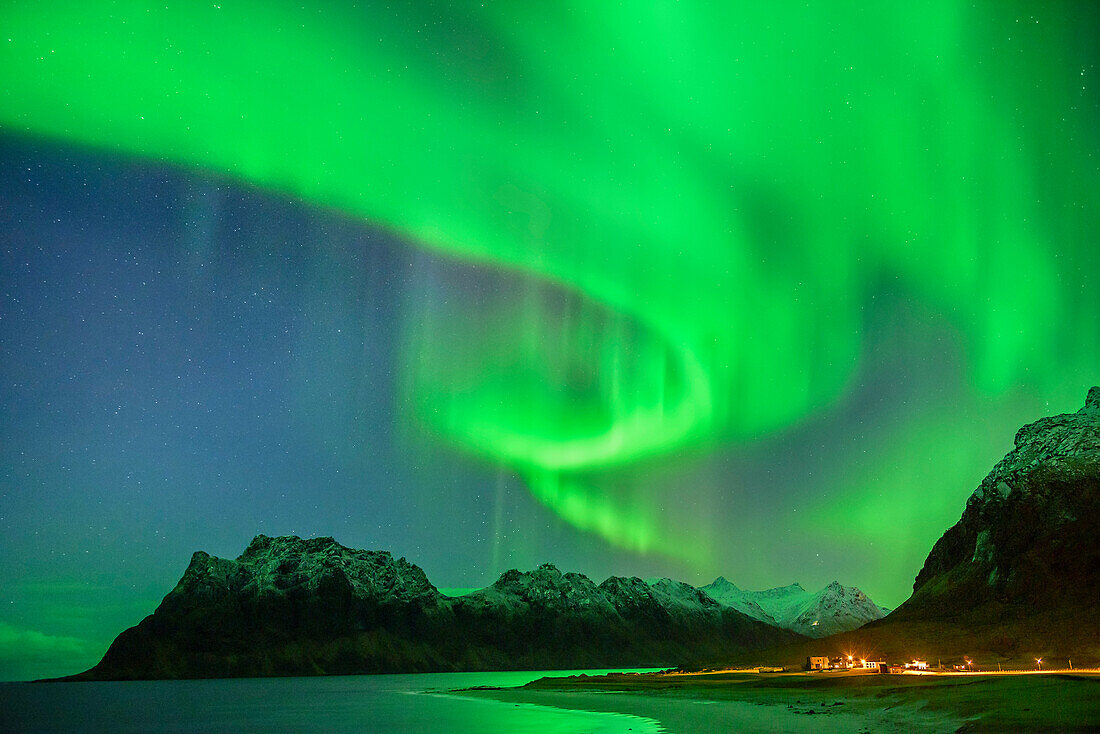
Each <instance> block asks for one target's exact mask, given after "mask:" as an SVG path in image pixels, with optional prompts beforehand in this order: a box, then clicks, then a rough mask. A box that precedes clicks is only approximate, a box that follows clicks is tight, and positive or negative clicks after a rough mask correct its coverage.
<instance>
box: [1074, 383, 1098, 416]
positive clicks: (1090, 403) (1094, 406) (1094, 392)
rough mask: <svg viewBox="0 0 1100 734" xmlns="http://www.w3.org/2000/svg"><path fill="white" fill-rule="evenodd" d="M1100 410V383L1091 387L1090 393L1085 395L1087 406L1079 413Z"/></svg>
mask: <svg viewBox="0 0 1100 734" xmlns="http://www.w3.org/2000/svg"><path fill="white" fill-rule="evenodd" d="M1093 411H1100V385H1094V386H1093V387H1091V388H1089V394H1088V395H1087V396H1085V406H1084V407H1083V408H1081V409H1080V410H1079V411H1077V412H1078V413H1085V412H1093Z"/></svg>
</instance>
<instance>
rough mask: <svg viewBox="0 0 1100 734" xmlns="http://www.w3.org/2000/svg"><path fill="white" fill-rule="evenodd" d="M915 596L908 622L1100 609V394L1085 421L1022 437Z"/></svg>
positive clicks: (1053, 420) (949, 535)
mask: <svg viewBox="0 0 1100 734" xmlns="http://www.w3.org/2000/svg"><path fill="white" fill-rule="evenodd" d="M913 590H914V593H913V596H912V598H911V599H910V600H909V601H908V602H906V603H905V604H904V605H902V607H901V608H899V612H901V616H903V617H905V616H914V615H919V616H922V617H929V616H936V615H942V616H955V615H957V614H959V613H962V612H964V611H966V610H967V609H970V608H973V607H975V606H980V605H982V604H984V603H987V602H999V603H1003V604H1007V605H1020V604H1022V605H1027V607H1029V608H1032V609H1046V608H1053V607H1058V608H1064V607H1066V606H1071V607H1072V606H1080V605H1086V606H1090V607H1096V606H1100V387H1093V388H1092V389H1091V390H1089V393H1088V397H1087V398H1086V400H1085V405H1084V407H1082V408H1081V409H1080V410H1078V411H1077V412H1076V413H1068V414H1065V415H1057V416H1053V417H1049V418H1043V419H1041V420H1038V421H1036V422H1035V423H1032V424H1030V425H1027V426H1024V427H1023V428H1021V429H1020V430H1019V431H1018V432H1017V433H1016V438H1015V448H1014V449H1013V450H1012V451H1011V452H1009V453H1008V455H1007V456H1005V457H1004V459H1002V460H1001V461H1000V462H999V463H998V464H997V465H996V466H994V467H993V470H992V471H991V472H990V473H989V475H988V476H986V478H985V479H984V480H983V481H982V483H981V485H979V487H978V488H977V489H976V490H975V491H974V493H973V494H972V495H971V496H970V499H969V500H967V503H966V509H965V510H964V511H963V514H962V517H961V518H960V519H959V521H958V522H957V523H956V524H955V525H954V526H953V527H952V528H951V529H949V530H948V531H947V532H946V533H944V535H943V537H942V538H940V539H939V541H938V542H937V543H936V544H935V546H934V547H933V548H932V552H931V553H929V554H928V558H927V560H926V561H925V563H924V567H923V568H922V569H921V571H920V573H918V574H917V577H916V581H915V583H914V585H913Z"/></svg>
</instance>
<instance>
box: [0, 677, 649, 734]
mask: <svg viewBox="0 0 1100 734" xmlns="http://www.w3.org/2000/svg"><path fill="white" fill-rule="evenodd" d="M571 672H581V671H549V672H537V671H534V672H532V671H528V672H503V673H422V674H418V675H362V676H341V677H330V678H245V679H237V680H198V681H195V680H188V681H138V682H124V683H4V684H0V731H4V732H24V731H28V732H59V731H79V732H150V731H159V732H240V731H265V732H302V731H323V732H399V733H400V732H431V733H432V734H445V733H446V732H485V734H490V733H491V734H497V733H498V732H515V733H517V734H524V733H528V732H530V733H531V734H565V733H566V732H592V733H594V734H616V733H618V732H626V731H630V732H632V734H637V733H638V732H642V733H643V734H644V733H645V732H658V731H661V729H660V727H659V726H658V725H657V723H656V722H655V721H653V720H651V719H643V718H639V717H634V716H626V715H622V714H605V713H588V712H583V711H566V710H563V709H556V708H551V707H548V706H515V705H513V704H504V703H497V702H494V701H484V700H481V699H471V698H465V697H458V696H450V695H447V691H449V690H451V689H454V688H466V687H470V686H518V685H523V684H524V683H527V682H528V681H531V680H534V679H536V678H540V677H542V676H544V675H569V674H570V673H571ZM584 672H587V673H589V674H590V675H591V674H598V673H602V672H607V671H591V670H590V671H584Z"/></svg>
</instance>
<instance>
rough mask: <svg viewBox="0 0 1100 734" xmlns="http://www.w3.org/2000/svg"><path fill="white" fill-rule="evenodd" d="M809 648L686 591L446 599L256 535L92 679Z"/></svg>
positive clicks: (377, 564)
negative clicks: (792, 645) (790, 646)
mask: <svg viewBox="0 0 1100 734" xmlns="http://www.w3.org/2000/svg"><path fill="white" fill-rule="evenodd" d="M797 639H800V638H799V636H798V635H796V634H794V633H792V632H789V631H787V630H782V629H777V628H776V627H773V626H771V625H768V624H765V623H763V622H760V621H758V620H755V619H752V618H750V617H748V616H746V615H744V614H741V613H740V612H738V611H736V610H734V609H731V608H729V607H726V606H723V605H721V604H719V603H718V602H716V601H714V600H713V599H711V598H710V597H709V596H707V595H706V594H704V593H703V592H702V591H700V590H698V589H695V588H693V587H691V586H688V585H687V584H678V582H669V583H667V584H665V583H662V584H657V585H654V586H651V585H649V584H647V583H646V582H645V581H643V580H641V579H639V578H621V577H611V578H609V579H607V580H606V581H604V582H603V583H601V584H598V585H597V584H595V583H594V582H592V581H591V580H590V579H588V578H587V577H586V576H583V575H581V574H576V573H562V572H561V571H559V570H558V569H557V568H555V567H554V566H552V565H550V564H544V565H542V566H540V567H538V568H537V569H535V570H533V571H529V572H521V571H517V570H511V571H507V572H505V573H504V574H503V575H502V576H501V577H500V579H499V580H497V582H496V583H494V584H493V585H491V586H489V587H487V588H485V589H481V590H479V591H476V592H473V593H470V594H466V595H465V596H461V597H455V598H452V597H447V596H444V595H443V594H441V593H440V592H439V591H438V590H437V589H436V587H435V586H433V585H432V584H431V582H429V581H428V579H427V577H426V576H425V574H424V572H423V571H422V570H421V569H420V568H419V567H417V566H415V565H413V564H411V563H409V562H408V561H406V560H405V559H404V558H399V559H395V558H393V556H392V555H391V554H390V553H387V552H384V551H366V550H355V549H351V548H347V547H345V546H343V545H340V544H339V543H337V542H336V541H335V540H333V539H332V538H313V539H306V540H303V539H301V538H298V537H294V536H288V537H279V538H270V537H267V536H264V535H259V536H256V538H255V539H254V540H253V541H252V542H251V544H249V546H248V548H247V549H246V550H245V551H244V553H243V554H241V555H240V556H239V557H238V558H236V559H235V560H230V559H225V558H218V557H215V556H211V555H209V554H207V553H203V552H198V553H195V554H194V556H193V557H192V559H191V563H190V565H189V566H188V568H187V570H186V571H185V572H184V574H183V577H182V578H181V579H180V581H179V583H178V584H177V585H176V587H175V588H174V589H173V590H172V591H171V592H170V593H169V594H168V595H167V596H166V597H165V598H164V600H163V601H162V602H161V604H160V606H159V607H158V608H157V609H156V611H155V612H154V613H153V614H152V615H150V616H149V617H146V618H145V619H144V620H142V621H141V622H140V623H139V624H138V625H137V626H135V627H132V628H130V629H128V630H126V631H124V632H123V633H122V634H120V635H119V636H118V637H117V638H116V639H115V641H114V642H113V643H112V644H111V646H110V648H109V649H108V650H107V653H106V654H105V655H104V657H103V659H102V660H101V661H100V663H99V664H98V665H96V666H95V667H93V668H92V669H90V670H88V671H86V672H84V673H82V674H79V675H77V676H73V677H72V678H73V679H79V680H120V679H159V678H217V677H246V676H280V675H287V676H290V675H325V674H352V673H382V672H426V671H477V670H522V669H529V670H530V669H548V668H598V667H612V666H623V667H647V666H675V665H691V664H693V663H694V662H696V661H700V660H706V659H712V658H714V657H716V656H724V655H731V654H735V653H738V652H743V651H745V650H753V649H759V648H764V647H770V646H774V645H777V644H783V643H789V642H792V641H794V640H797Z"/></svg>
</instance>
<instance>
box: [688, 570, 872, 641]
mask: <svg viewBox="0 0 1100 734" xmlns="http://www.w3.org/2000/svg"><path fill="white" fill-rule="evenodd" d="M702 590H703V591H705V592H706V593H707V594H708V595H709V596H710V597H711V598H713V599H714V600H715V601H718V602H719V603H721V604H724V605H726V606H729V607H733V608H734V609H736V610H738V611H739V612H741V613H742V614H746V615H748V616H750V617H753V618H755V619H759V620H760V621H762V622H767V623H768V624H773V625H776V626H777V627H783V628H784V629H789V630H792V631H794V632H798V633H800V634H803V635H807V636H809V637H827V636H829V635H833V634H836V633H837V632H847V631H849V630H853V629H856V628H857V627H862V626H863V625H865V624H867V623H868V622H870V621H871V620H874V619H881V618H882V617H883V616H885V614H886V612H885V610H884V609H883V608H882V607H879V606H878V605H876V604H875V603H874V602H872V601H871V599H870V598H869V597H868V596H867V595H866V594H864V593H863V592H862V591H860V590H859V589H857V588H855V587H854V586H851V587H848V586H841V585H840V583H838V582H836V581H834V582H833V583H831V584H829V585H828V586H826V587H825V588H824V589H821V590H820V591H818V592H815V593H811V592H808V591H806V590H805V589H804V588H802V586H801V585H800V584H791V585H790V586H779V587H776V588H774V589H765V590H764V591H747V590H744V589H739V588H738V587H737V586H736V585H734V584H732V583H730V582H729V581H727V580H726V579H725V578H723V577H721V576H719V577H718V578H717V579H715V580H714V581H713V582H712V583H710V584H707V585H706V586H704V587H702Z"/></svg>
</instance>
